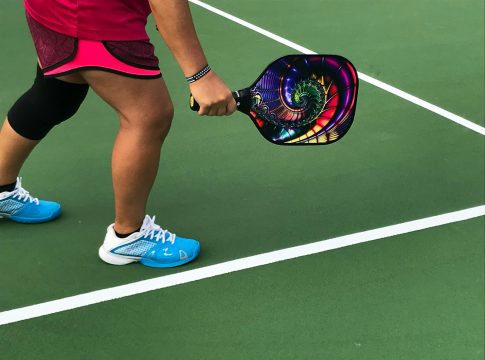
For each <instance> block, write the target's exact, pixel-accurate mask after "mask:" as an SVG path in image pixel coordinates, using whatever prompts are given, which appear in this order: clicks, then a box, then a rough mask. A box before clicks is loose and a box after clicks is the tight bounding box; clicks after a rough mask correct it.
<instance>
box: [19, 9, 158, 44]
mask: <svg viewBox="0 0 485 360" xmlns="http://www.w3.org/2000/svg"><path fill="white" fill-rule="evenodd" d="M24 4H25V9H26V11H27V12H28V14H29V15H30V16H32V17H33V18H34V19H35V20H37V21H38V22H40V23H41V24H42V25H44V26H45V27H47V28H49V29H51V30H54V31H57V32H59V33H61V34H65V35H69V36H73V37H76V38H80V39H88V40H147V39H148V35H147V33H146V30H145V26H146V23H147V17H148V15H150V13H151V9H150V5H149V3H148V0H24Z"/></svg>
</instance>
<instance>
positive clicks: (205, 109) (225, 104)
mask: <svg viewBox="0 0 485 360" xmlns="http://www.w3.org/2000/svg"><path fill="white" fill-rule="evenodd" d="M236 110H237V106H236V101H235V100H234V98H233V97H232V95H231V96H230V98H228V99H224V100H222V101H220V102H217V103H215V104H210V105H202V104H200V109H199V111H198V112H197V113H198V114H199V115H201V116H224V115H226V116H227V115H231V114H232V113H234V112H235V111H236Z"/></svg>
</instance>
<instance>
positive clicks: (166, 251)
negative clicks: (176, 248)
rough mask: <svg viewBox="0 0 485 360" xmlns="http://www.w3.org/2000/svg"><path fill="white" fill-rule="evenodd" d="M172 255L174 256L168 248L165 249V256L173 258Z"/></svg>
mask: <svg viewBox="0 0 485 360" xmlns="http://www.w3.org/2000/svg"><path fill="white" fill-rule="evenodd" d="M172 255H173V254H172V253H169V252H168V247H166V248H163V256H172Z"/></svg>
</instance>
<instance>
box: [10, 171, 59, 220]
mask: <svg viewBox="0 0 485 360" xmlns="http://www.w3.org/2000/svg"><path fill="white" fill-rule="evenodd" d="M60 214H61V205H59V204H58V203H55V202H52V201H45V200H39V199H37V198H34V197H32V196H31V195H30V194H29V192H28V191H27V190H25V189H24V188H23V187H22V178H17V184H16V185H15V189H14V190H13V191H10V192H8V191H4V192H2V193H0V218H5V219H7V220H11V221H15V222H19V223H24V224H37V223H43V222H47V221H51V220H54V219H56V218H58V217H59V215H60Z"/></svg>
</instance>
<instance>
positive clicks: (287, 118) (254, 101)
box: [250, 55, 357, 144]
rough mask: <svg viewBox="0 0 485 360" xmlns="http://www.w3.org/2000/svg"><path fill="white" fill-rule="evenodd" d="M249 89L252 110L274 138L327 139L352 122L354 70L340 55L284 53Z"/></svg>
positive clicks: (282, 141)
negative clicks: (286, 54) (288, 54)
mask: <svg viewBox="0 0 485 360" xmlns="http://www.w3.org/2000/svg"><path fill="white" fill-rule="evenodd" d="M250 91H251V116H252V118H253V121H254V122H255V124H256V125H257V126H258V128H259V130H260V132H261V133H262V134H263V135H264V136H265V137H266V138H267V139H268V140H270V141H272V142H274V143H277V144H289V143H327V142H328V143H329V142H333V141H336V140H338V139H339V138H340V137H342V136H343V135H344V134H345V133H346V132H347V130H348V128H349V127H350V125H351V123H352V120H353V114H354V112H355V102H356V98H357V74H356V71H355V69H354V67H353V66H352V65H351V64H350V62H348V60H346V59H344V58H342V57H340V56H333V55H328V56H320V55H315V56H301V55H294V56H286V57H284V58H281V59H279V60H277V61H276V62H274V63H273V64H271V66H270V67H268V68H267V69H266V71H265V72H264V73H263V75H262V76H261V77H260V78H259V79H258V80H257V81H256V83H255V84H254V86H252V87H251V88H250Z"/></svg>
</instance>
